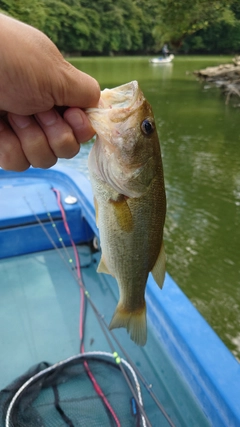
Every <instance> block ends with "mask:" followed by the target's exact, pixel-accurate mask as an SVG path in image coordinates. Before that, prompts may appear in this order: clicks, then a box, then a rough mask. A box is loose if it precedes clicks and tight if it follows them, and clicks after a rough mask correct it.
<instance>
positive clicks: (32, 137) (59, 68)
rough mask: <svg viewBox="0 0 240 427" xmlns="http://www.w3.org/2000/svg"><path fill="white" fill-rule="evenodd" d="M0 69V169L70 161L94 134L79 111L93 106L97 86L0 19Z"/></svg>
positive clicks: (51, 48)
mask: <svg viewBox="0 0 240 427" xmlns="http://www.w3.org/2000/svg"><path fill="white" fill-rule="evenodd" d="M0 64H1V66H0V167H2V168H3V169H7V170H14V171H23V170H25V169H27V168H28V167H29V166H30V165H32V166H34V167H41V168H48V167H50V166H52V165H54V164H55V163H56V162H57V159H58V158H59V157H63V158H71V157H73V156H75V155H76V154H77V153H78V151H79V148H80V143H82V142H86V141H88V140H89V139H90V138H91V137H92V136H93V135H94V131H93V129H92V127H91V125H90V122H89V120H88V118H87V116H86V115H85V113H84V111H83V109H84V108H87V107H94V106H97V104H98V100H99V97H100V89H99V85H98V83H97V81H96V80H95V79H93V78H92V77H90V76H89V75H87V74H85V73H83V72H81V71H79V70H77V69H76V68H75V67H73V66H72V65H71V64H70V63H68V62H67V61H65V60H64V58H63V56H62V55H61V53H60V52H59V50H58V49H57V47H56V46H55V45H54V44H53V43H52V42H51V40H50V39H49V38H48V37H47V36H46V35H44V34H43V33H42V32H41V31H39V30H37V29H35V28H33V27H31V26H29V25H26V24H23V23H22V22H19V21H17V20H15V19H12V18H10V17H8V16H5V15H3V14H0ZM59 107H63V108H62V113H61V114H60V113H59Z"/></svg>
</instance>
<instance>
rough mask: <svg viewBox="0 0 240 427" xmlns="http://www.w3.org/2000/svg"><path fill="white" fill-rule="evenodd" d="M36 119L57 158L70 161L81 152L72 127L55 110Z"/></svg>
mask: <svg viewBox="0 0 240 427" xmlns="http://www.w3.org/2000/svg"><path fill="white" fill-rule="evenodd" d="M35 117H36V120H37V121H38V123H39V124H40V126H41V128H42V130H43V131H44V133H45V135H46V137H47V140H48V143H49V145H50V147H51V149H52V151H53V152H54V154H55V156H56V157H59V158H65V159H70V158H72V157H74V156H75V155H76V154H77V153H78V152H79V149H80V145H79V144H78V142H77V140H76V138H75V136H74V133H73V131H72V129H71V127H70V126H69V125H68V124H67V122H65V120H64V119H63V118H62V117H61V116H60V115H59V114H58V113H57V111H56V110H55V109H54V108H52V109H51V110H49V111H45V112H43V113H38V114H35Z"/></svg>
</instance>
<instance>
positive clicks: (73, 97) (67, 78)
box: [53, 61, 100, 108]
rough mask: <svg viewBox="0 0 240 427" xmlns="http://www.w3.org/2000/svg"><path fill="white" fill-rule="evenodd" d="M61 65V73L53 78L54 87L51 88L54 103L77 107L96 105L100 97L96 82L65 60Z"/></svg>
mask: <svg viewBox="0 0 240 427" xmlns="http://www.w3.org/2000/svg"><path fill="white" fill-rule="evenodd" d="M62 65H63V66H62V69H61V74H59V77H58V79H55V83H56V87H55V88H54V90H53V96H54V100H55V104H56V105H67V106H69V107H79V108H87V107H95V106H97V104H98V100H99V98H100V88H99V84H98V82H97V81H96V80H95V79H94V78H93V77H91V76H89V75H88V74H85V73H83V72H82V71H80V70H78V69H77V68H75V67H73V66H72V65H71V64H70V63H69V62H67V61H64V63H63V64H62Z"/></svg>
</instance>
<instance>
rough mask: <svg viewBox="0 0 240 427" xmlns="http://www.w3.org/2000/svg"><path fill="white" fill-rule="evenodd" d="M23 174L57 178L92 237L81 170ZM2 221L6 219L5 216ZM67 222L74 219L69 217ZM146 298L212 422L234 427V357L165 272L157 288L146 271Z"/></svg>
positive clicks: (238, 374) (238, 384)
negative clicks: (76, 205)
mask: <svg viewBox="0 0 240 427" xmlns="http://www.w3.org/2000/svg"><path fill="white" fill-rule="evenodd" d="M19 176H20V175H19V174H15V175H14V173H6V172H3V171H1V170H0V182H3V181H4V179H5V178H6V177H7V179H12V178H14V177H16V178H18V177H19ZM23 176H26V177H27V179H30V178H31V179H36V178H38V177H40V176H41V177H43V178H44V179H47V180H48V181H51V182H53V183H54V185H55V183H56V181H57V182H58V185H59V186H60V187H61V186H63V189H62V192H63V194H64V192H65V189H64V188H65V187H68V189H69V188H70V190H71V192H73V193H74V194H75V195H76V196H77V198H78V202H79V204H80V206H81V218H82V220H83V221H84V219H83V218H85V219H86V221H87V222H88V224H89V225H90V227H88V230H87V232H86V235H88V236H91V237H92V236H93V234H96V235H97V236H98V229H97V227H96V223H95V212H94V206H93V197H92V192H91V186H90V183H89V182H88V181H87V180H86V178H85V177H84V176H83V175H81V174H79V173H78V172H77V171H75V170H73V169H68V168H59V167H54V168H52V169H51V170H49V171H42V170H37V169H30V170H29V171H26V172H24V173H23V174H21V177H23ZM3 177H5V178H4V179H3V180H2V179H1V178H3ZM51 185H52V184H51ZM68 191H69V190H68ZM49 203H51V201H49ZM0 206H1V200H0ZM67 209H68V208H67ZM3 220H4V221H5V224H6V221H7V218H5V219H4V218H3ZM70 223H72V224H75V223H76V221H75V222H74V219H71V220H70ZM86 226H87V225H86V224H85V227H86ZM81 228H82V227H81ZM9 230H10V229H9ZM21 240H24V237H21ZM12 244H14V242H13V243H12ZM27 245H28V243H27ZM10 249H11V248H9V250H10ZM0 253H1V241H0ZM146 300H147V310H148V322H149V325H150V327H153V328H154V330H155V332H156V335H157V337H158V338H159V339H160V340H161V341H162V342H163V343H164V345H165V348H166V350H167V352H168V354H169V355H170V357H171V358H172V359H173V360H174V363H175V365H176V366H177V367H178V369H179V372H180V373H181V374H182V375H183V376H184V378H185V380H186V382H187V383H188V384H189V386H190V387H191V389H192V392H193V393H194V395H195V397H196V400H197V401H198V402H199V404H200V405H201V407H202V409H203V411H204V413H205V414H206V415H207V417H208V419H209V420H210V422H211V424H212V425H213V426H214V427H223V426H225V427H240V365H239V363H238V362H237V360H236V359H235V358H234V357H233V355H232V354H231V353H230V351H229V350H228V349H227V348H226V347H225V345H224V344H223V343H222V341H221V340H220V339H219V337H218V336H217V335H216V334H215V333H214V331H213V330H212V329H211V327H210V326H209V325H208V324H207V323H206V321H205V320H204V319H203V318H202V316H201V315H200V314H199V313H198V312H197V310H196V309H195V308H194V307H193V305H192V304H191V302H190V301H189V300H188V299H187V298H186V296H185V295H184V294H183V293H182V291H181V290H180V289H179V287H178V286H177V285H176V283H175V282H174V281H173V280H172V279H171V277H170V276H169V275H166V279H165V284H164V288H163V290H162V291H161V290H159V288H158V287H157V286H156V284H155V282H154V280H153V278H152V276H151V275H150V277H149V280H148V285H147V291H146Z"/></svg>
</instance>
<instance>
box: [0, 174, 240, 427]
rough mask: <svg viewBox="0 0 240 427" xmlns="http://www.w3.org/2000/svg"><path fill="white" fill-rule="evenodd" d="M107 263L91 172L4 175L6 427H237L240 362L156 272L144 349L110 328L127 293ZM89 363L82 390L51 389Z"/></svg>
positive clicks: (1, 318) (0, 378)
mask: <svg viewBox="0 0 240 427" xmlns="http://www.w3.org/2000/svg"><path fill="white" fill-rule="evenodd" d="M99 259H100V245H99V232H98V229H97V226H96V223H95V211H94V204H93V196H92V191H91V186H90V183H89V181H88V180H87V179H86V177H85V176H83V175H82V174H80V173H79V172H77V171H76V170H74V169H68V168H66V167H60V166H56V167H53V168H51V169H49V170H40V169H33V168H30V169H29V170H27V171H25V172H21V173H17V172H8V171H3V170H0V343H1V351H0V390H1V392H0V426H1V427H3V426H4V427H13V426H14V427H17V426H19V427H21V426H40V425H41V426H42V425H44V426H50V425H51V426H59V427H60V426H65V425H68V426H70V425H71V426H78V425H79V426H85V425H88V426H101V427H103V426H104V427H105V426H108V425H109V426H115V425H116V426H118V425H121V426H124V427H125V426H144V427H145V426H153V427H159V426H164V427H165V426H169V425H170V426H176V427H177V426H178V427H179V426H186V427H190V426H191V427H192V426H199V427H204V426H214V427H223V426H225V427H237V426H238V427H239V426H240V365H239V363H238V361H237V360H236V359H235V358H234V356H233V355H232V354H231V353H230V351H229V350H228V349H227V348H226V346H225V345H224V344H223V342H222V341H221V340H220V339H219V337H218V336H217V335H216V334H215V332H214V331H213V330H212V329H211V327H210V326H209V325H208V324H207V322H206V321H205V320H204V319H203V318H202V316H201V315H200V314H199V312H198V311H197V310H196V309H195V308H194V306H193V305H192V304H191V302H190V301H189V300H188V299H187V297H186V296H185V295H184V294H183V292H182V291H181V290H180V288H179V287H178V286H177V284H176V283H175V282H174V281H173V279H172V278H171V277H170V276H169V275H168V274H167V275H166V279H165V283H164V287H163V290H160V289H159V288H158V287H157V285H156V284H155V282H154V280H153V278H152V276H151V275H149V279H148V283H147V288H146V302H147V320H148V341H147V344H146V346H144V347H138V346H137V345H136V344H135V343H133V342H132V341H131V340H130V338H129V336H128V334H127V333H126V331H125V330H123V329H119V330H117V331H114V332H110V331H109V330H108V328H107V325H108V324H109V322H110V320H111V317H112V314H113V312H114V309H115V307H116V304H117V301H118V287H117V283H116V281H115V279H113V278H112V277H111V276H109V275H105V274H98V273H97V272H96V269H97V265H98V262H99ZM79 323H80V324H79ZM100 361H101V363H102V362H104V367H103V368H102V369H103V370H102V371H101V372H102V373H99V369H100V368H99V366H100V365H101V366H103V365H102V364H101V363H100ZM80 364H81V366H82V371H81V372H82V374H81V375H82V376H81V378H80V376H79V377H78V379H79V381H80V383H79V384H82V386H81V385H80V386H77V387H76V384H77V383H76V378H75V377H74V376H73V378H72V381H71V386H69V387H70V388H68V389H67V391H66V392H65V391H64V390H65V389H64V387H65V385H66V383H67V373H68V374H69V372H70V371H64V373H62V374H61V375H62V377H64V380H63V381H61V384H60V380H59V381H58V382H57V383H56V384H57V386H58V387H59V390H57V386H56V384H55V383H54V386H53V385H51V386H50V385H49V384H50V381H52V380H53V378H56V375H57V373H58V374H59V372H60V368H61V369H62V368H63V367H65V366H66V367H67V368H69V366H70V365H71V369H73V368H74V369H77V368H76V367H77V366H80ZM95 365H96V366H95ZM69 369H70V368H69ZM61 372H62V371H61ZM74 372H75V371H74ZM84 372H85V374H86V375H85V377H84ZM25 373H26V374H25ZM53 374H54V375H53ZM59 375H60V374H59ZM69 375H70V374H69ZM76 375H77V374H76ZM19 379H20V380H19ZM74 381H75V382H74ZM43 383H44V386H43ZM51 384H53V383H51ZM59 384H60V385H59ZM33 386H35V391H34V392H33V389H32V388H31V389H30V387H33ZM49 387H50V388H49ZM50 389H51V390H50ZM80 389H81V393H82V395H81V402H84V404H83V405H82V406H80V397H79V394H80ZM36 390H37V392H36ZM27 391H28V394H26V393H27ZM61 393H62V394H61ZM64 393H65V394H64ZM71 393H72V395H71ZM71 396H72V397H71ZM30 397H31V399H30ZM90 397H91V398H90ZM24 399H25V400H24ZM61 399H62V400H61ZM30 400H31V402H30ZM23 401H24V404H23ZM26 402H27V403H26ZM29 402H30V403H29ZM25 404H26V406H25ZM104 408H105V409H104ZM31 416H32V417H33V421H32V420H31ZM24 417H25V418H24ZM104 417H106V419H107V420H108V421H106V419H105V418H104ZM20 418H21V420H22V421H21V422H20V421H19V419H20ZM73 419H74V421H73Z"/></svg>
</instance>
